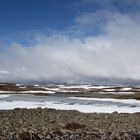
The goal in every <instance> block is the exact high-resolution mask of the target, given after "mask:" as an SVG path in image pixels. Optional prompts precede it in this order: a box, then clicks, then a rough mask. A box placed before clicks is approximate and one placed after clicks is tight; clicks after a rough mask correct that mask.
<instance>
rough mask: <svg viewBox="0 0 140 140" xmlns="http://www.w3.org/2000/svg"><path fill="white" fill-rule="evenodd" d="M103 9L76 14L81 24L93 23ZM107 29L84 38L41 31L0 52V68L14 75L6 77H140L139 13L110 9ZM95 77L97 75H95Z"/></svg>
mask: <svg viewBox="0 0 140 140" xmlns="http://www.w3.org/2000/svg"><path fill="white" fill-rule="evenodd" d="M98 15H102V14H101V13H100V14H99V13H94V14H92V13H90V14H89V15H86V16H85V15H84V18H83V19H82V17H80V18H79V17H77V20H78V22H79V24H81V23H82V24H83V23H84V24H90V25H92V24H94V21H95V20H96V17H97V18H99V17H98ZM106 15H107V17H109V18H108V19H109V20H107V23H106V24H105V26H103V27H104V31H105V33H104V34H102V35H98V36H90V37H85V39H83V40H80V39H77V38H75V39H72V38H70V37H69V36H64V35H55V36H50V37H48V36H45V35H38V36H37V37H36V39H37V41H36V42H37V43H36V44H35V45H33V46H30V47H26V46H23V45H21V44H17V43H14V44H12V45H11V46H10V47H9V49H7V51H6V52H5V53H4V54H3V55H0V60H2V61H1V62H0V69H4V70H5V71H8V72H9V73H10V74H11V75H10V77H9V75H5V76H1V75H0V79H1V80H3V81H17V80H18V81H20V80H24V81H26V80H36V81H37V80H46V81H50V80H51V81H53V80H55V81H57V80H60V81H64V82H69V81H70V82H73V81H76V82H79V81H82V80H83V78H85V77H87V78H89V77H107V78H124V79H125V78H131V79H134V80H140V61H139V60H140V55H139V52H140V23H139V20H138V17H133V18H132V17H131V16H128V15H122V14H120V13H115V14H113V13H109V12H108V13H107V14H106ZM93 79H94V78H93Z"/></svg>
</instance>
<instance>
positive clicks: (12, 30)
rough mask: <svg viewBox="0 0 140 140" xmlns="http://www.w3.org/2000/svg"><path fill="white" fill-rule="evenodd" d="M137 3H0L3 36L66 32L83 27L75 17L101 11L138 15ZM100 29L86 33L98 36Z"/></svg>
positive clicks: (49, 0) (19, 0)
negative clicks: (76, 27)
mask: <svg viewBox="0 0 140 140" xmlns="http://www.w3.org/2000/svg"><path fill="white" fill-rule="evenodd" d="M138 3H139V2H138V0H123V1H122V0H102V1H99V0H0V31H1V32H0V37H1V38H4V37H7V38H8V37H11V38H12V37H15V36H16V35H17V34H18V35H17V36H19V34H23V33H32V32H33V33H34V32H43V33H45V34H49V33H51V32H55V31H56V32H60V31H61V32H62V31H64V32H66V30H71V28H73V27H75V26H80V25H78V23H77V22H76V21H75V18H76V17H78V16H80V15H82V14H86V13H91V12H96V11H100V10H108V11H118V12H120V13H123V14H135V13H136V12H137V11H139V10H140V5H139V4H138ZM104 20H106V19H104ZM102 22H104V21H102ZM99 25H100V21H99V22H98V26H99ZM88 28H89V27H88ZM95 28H96V29H95ZM100 28H102V26H99V27H97V26H95V27H93V26H92V29H91V28H89V29H87V30H86V31H84V32H86V35H88V34H96V32H97V33H98V32H99V33H100ZM76 31H77V32H78V29H76ZM76 31H75V33H73V34H74V35H75V34H76ZM73 34H72V35H73ZM81 36H82V35H81ZM15 39H16V37H15ZM21 41H22V39H21Z"/></svg>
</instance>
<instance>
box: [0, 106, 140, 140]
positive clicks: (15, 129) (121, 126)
mask: <svg viewBox="0 0 140 140" xmlns="http://www.w3.org/2000/svg"><path fill="white" fill-rule="evenodd" d="M139 139H140V114H139V113H135V114H124V113H123V114H119V113H117V112H114V113H112V114H96V113H92V114H84V113H80V112H77V111H60V110H59V111H58V110H52V109H41V108H38V109H29V110H28V109H15V110H11V111H0V140H139Z"/></svg>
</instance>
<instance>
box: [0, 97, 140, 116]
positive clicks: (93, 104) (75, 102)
mask: <svg viewBox="0 0 140 140" xmlns="http://www.w3.org/2000/svg"><path fill="white" fill-rule="evenodd" d="M37 107H42V108H45V107H47V108H54V109H58V110H60V109H61V110H78V111H80V112H84V113H91V112H97V113H112V112H114V111H117V112H123V113H135V112H140V100H135V99H111V98H86V97H73V96H71V97H69V96H65V97H63V96H62V97H61V96H35V95H17V94H10V95H8V94H2V95H0V110H7V109H14V108H37Z"/></svg>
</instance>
